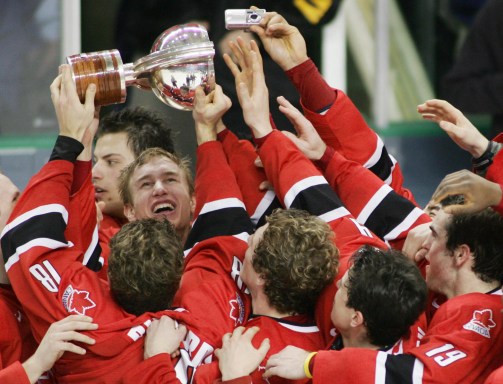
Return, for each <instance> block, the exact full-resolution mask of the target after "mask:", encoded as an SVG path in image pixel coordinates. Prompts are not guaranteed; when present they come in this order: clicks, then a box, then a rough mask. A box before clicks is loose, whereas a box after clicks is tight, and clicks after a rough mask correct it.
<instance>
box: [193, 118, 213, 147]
mask: <svg viewBox="0 0 503 384" xmlns="http://www.w3.org/2000/svg"><path fill="white" fill-rule="evenodd" d="M216 139H217V133H216V132H215V126H214V125H209V124H202V123H196V140H197V145H201V144H204V143H206V142H208V141H215V140H216Z"/></svg>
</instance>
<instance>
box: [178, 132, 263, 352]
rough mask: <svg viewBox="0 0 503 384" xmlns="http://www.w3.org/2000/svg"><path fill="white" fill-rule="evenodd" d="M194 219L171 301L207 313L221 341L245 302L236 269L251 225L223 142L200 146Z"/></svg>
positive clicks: (241, 317)
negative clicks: (179, 281) (178, 280)
mask: <svg viewBox="0 0 503 384" xmlns="http://www.w3.org/2000/svg"><path fill="white" fill-rule="evenodd" d="M195 193H196V210H195V220H194V222H193V225H192V229H191V232H190V234H189V236H188V239H187V242H186V250H185V255H186V256H185V267H184V272H183V278H182V282H181V285H180V288H179V290H178V292H177V294H176V297H175V300H174V304H175V305H178V306H181V307H184V308H186V309H188V310H189V311H190V312H191V313H193V314H195V315H196V317H200V318H211V319H212V321H211V324H212V326H213V327H214V330H215V332H214V333H215V334H217V335H218V340H216V339H215V340H213V344H212V345H215V344H220V343H221V337H222V335H223V334H224V333H226V332H230V331H232V329H234V327H235V326H239V325H242V324H243V323H244V321H245V320H246V318H247V317H248V315H249V311H250V305H249V298H248V292H247V289H246V286H245V285H244V284H243V282H242V281H241V278H240V271H241V267H242V261H243V258H244V254H245V251H246V249H247V240H248V236H249V234H250V233H251V232H252V231H253V226H252V223H251V221H250V218H249V216H248V213H247V212H246V209H245V207H244V203H243V201H242V196H241V192H240V190H239V187H238V185H237V182H236V178H235V176H234V173H233V172H232V170H231V168H230V167H229V164H228V162H227V159H226V157H225V154H224V152H223V149H222V144H221V143H219V142H217V141H211V142H207V143H204V144H203V145H200V146H199V147H198V150H197V165H196V186H195Z"/></svg>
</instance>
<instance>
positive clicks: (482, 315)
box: [472, 309, 496, 329]
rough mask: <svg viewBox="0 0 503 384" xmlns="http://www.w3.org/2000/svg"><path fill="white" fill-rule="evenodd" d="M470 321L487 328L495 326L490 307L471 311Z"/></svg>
mask: <svg viewBox="0 0 503 384" xmlns="http://www.w3.org/2000/svg"><path fill="white" fill-rule="evenodd" d="M472 322H473V323H475V324H478V325H480V326H481V327H485V328H488V329H490V328H494V327H495V326H496V323H495V322H494V320H493V312H492V311H491V310H490V309H484V310H483V311H475V312H473V318H472Z"/></svg>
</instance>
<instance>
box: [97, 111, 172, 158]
mask: <svg viewBox="0 0 503 384" xmlns="http://www.w3.org/2000/svg"><path fill="white" fill-rule="evenodd" d="M120 132H125V133H126V134H127V137H128V140H127V144H128V146H129V148H131V151H132V152H133V154H134V156H135V157H138V156H139V155H140V153H142V152H143V151H144V150H145V149H147V148H152V147H159V148H162V149H164V150H166V151H168V152H171V153H174V152H175V145H174V142H173V132H172V130H171V128H170V127H168V125H167V124H166V122H165V121H164V120H163V119H162V118H161V117H160V116H159V115H158V114H157V113H155V112H154V111H149V110H147V109H146V108H143V107H136V108H134V109H131V108H124V109H122V110H120V111H112V112H110V113H109V114H108V115H106V116H104V117H103V118H101V119H100V126H99V129H98V132H97V134H96V140H98V139H99V138H100V137H102V136H104V135H106V134H109V133H120Z"/></svg>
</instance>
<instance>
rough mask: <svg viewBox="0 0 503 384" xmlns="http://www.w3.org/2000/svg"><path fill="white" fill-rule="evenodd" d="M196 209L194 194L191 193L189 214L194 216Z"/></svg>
mask: <svg viewBox="0 0 503 384" xmlns="http://www.w3.org/2000/svg"><path fill="white" fill-rule="evenodd" d="M195 210H196V195H195V194H194V195H192V197H191V198H190V216H191V217H192V216H194V212H195Z"/></svg>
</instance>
